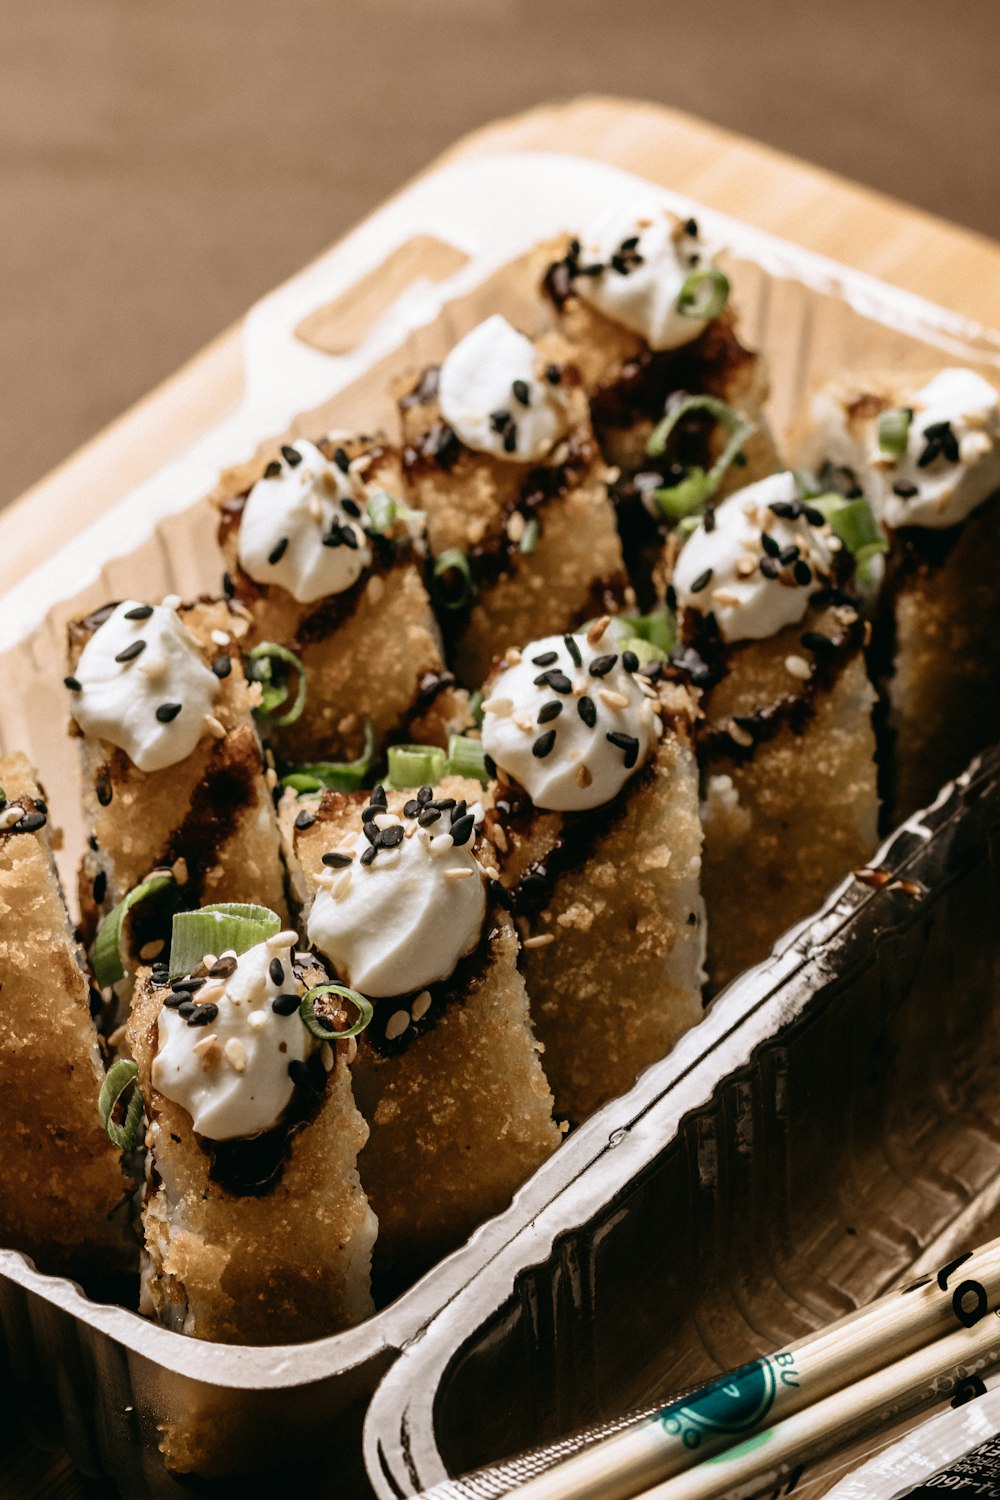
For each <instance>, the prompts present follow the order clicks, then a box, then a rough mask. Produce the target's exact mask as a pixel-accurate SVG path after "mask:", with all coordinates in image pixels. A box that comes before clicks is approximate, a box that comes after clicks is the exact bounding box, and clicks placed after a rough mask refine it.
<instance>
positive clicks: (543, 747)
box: [531, 729, 556, 760]
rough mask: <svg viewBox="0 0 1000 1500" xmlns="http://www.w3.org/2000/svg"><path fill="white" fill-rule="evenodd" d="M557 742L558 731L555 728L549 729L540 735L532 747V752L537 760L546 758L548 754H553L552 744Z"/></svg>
mask: <svg viewBox="0 0 1000 1500" xmlns="http://www.w3.org/2000/svg"><path fill="white" fill-rule="evenodd" d="M555 742H556V732H555V730H554V729H547V730H546V731H545V733H544V734H540V735H539V736H538V738H537V740H536V741H535V743H534V744H533V745H532V747H531V753H532V755H533V756H534V757H535V759H536V760H544V759H545V757H546V756H547V755H550V754H551V752H552V746H553V745H554V744H555Z"/></svg>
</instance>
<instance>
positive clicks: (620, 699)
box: [597, 688, 628, 709]
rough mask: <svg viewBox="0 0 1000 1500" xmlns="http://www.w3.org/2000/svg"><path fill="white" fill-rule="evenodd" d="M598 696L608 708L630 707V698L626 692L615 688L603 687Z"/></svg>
mask: <svg viewBox="0 0 1000 1500" xmlns="http://www.w3.org/2000/svg"><path fill="white" fill-rule="evenodd" d="M597 696H598V698H600V700H601V702H602V703H604V704H606V705H607V707H608V708H613V709H619V708H628V699H627V698H626V696H625V694H624V693H616V692H615V690H614V689H613V688H601V690H600V692H599V693H598V694H597Z"/></svg>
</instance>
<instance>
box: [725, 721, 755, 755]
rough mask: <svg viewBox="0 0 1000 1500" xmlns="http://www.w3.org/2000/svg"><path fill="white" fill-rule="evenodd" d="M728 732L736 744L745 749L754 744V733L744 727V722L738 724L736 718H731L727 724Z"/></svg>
mask: <svg viewBox="0 0 1000 1500" xmlns="http://www.w3.org/2000/svg"><path fill="white" fill-rule="evenodd" d="M726 733H727V734H728V735H729V738H730V739H731V740H732V741H733V743H734V744H736V745H741V746H742V747H743V749H744V750H749V748H750V746H751V745H752V744H753V735H752V734H751V733H750V731H749V730H748V729H744V728H743V726H742V724H737V722H736V720H735V719H730V721H729V723H728V724H727V725H726Z"/></svg>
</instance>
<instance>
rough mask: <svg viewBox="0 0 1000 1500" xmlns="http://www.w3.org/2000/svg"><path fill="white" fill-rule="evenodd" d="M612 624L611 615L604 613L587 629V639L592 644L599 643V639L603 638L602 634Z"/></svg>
mask: <svg viewBox="0 0 1000 1500" xmlns="http://www.w3.org/2000/svg"><path fill="white" fill-rule="evenodd" d="M610 624H611V616H610V615H602V616H601V618H600V619H599V620H595V621H594V623H593V625H591V627H590V629H589V630H588V631H587V640H588V642H589V643H590V645H591V646H596V645H597V643H598V641H599V640H600V639H601V636H602V635H603V634H604V632H605V631H606V630H607V628H608V626H609V625H610Z"/></svg>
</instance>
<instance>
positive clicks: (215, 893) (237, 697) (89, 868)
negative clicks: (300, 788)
mask: <svg viewBox="0 0 1000 1500" xmlns="http://www.w3.org/2000/svg"><path fill="white" fill-rule="evenodd" d="M181 619H182V621H183V623H184V625H185V626H186V627H187V628H188V629H189V630H190V631H191V633H192V635H194V636H195V638H196V639H197V640H198V641H199V643H200V644H201V646H202V647H203V650H204V655H205V660H206V662H207V663H210V662H212V661H213V660H214V659H215V658H217V657H218V656H219V655H220V654H227V655H229V656H230V659H231V662H232V670H231V672H230V674H229V676H228V677H226V678H225V680H224V681H222V682H221V683H220V688H219V693H218V696H217V698H216V700H215V705H214V715H215V718H216V719H217V720H218V722H219V724H220V725H221V726H222V728H223V729H224V730H225V735H224V737H221V738H216V737H214V736H213V735H212V734H210V733H208V732H206V733H205V734H204V735H203V736H202V738H201V740H200V741H199V742H198V745H197V746H196V748H195V750H194V751H193V752H192V754H191V755H189V756H188V757H187V759H186V760H184V761H182V762H180V763H179V764H177V765H173V766H167V767H166V768H165V769H164V770H162V771H152V772H145V771H140V770H139V769H138V767H137V766H134V765H133V764H132V762H131V761H130V760H129V758H128V756H127V755H126V754H125V752H124V751H123V750H119V749H118V748H117V747H115V746H113V745H109V744H108V743H106V742H105V741H103V740H96V739H93V738H91V737H90V736H86V735H81V736H80V745H81V750H82V755H83V765H84V778H83V803H84V814H85V819H86V822H87V825H88V826H89V827H90V828H91V830H92V832H93V836H94V837H95V838H96V840H97V844H98V848H97V850H96V851H95V850H93V849H92V848H91V849H89V850H88V852H87V854H86V855H85V858H84V862H83V865H82V868H81V877H80V907H81V912H82V916H83V921H84V927H85V929H86V930H88V931H93V930H94V928H95V927H96V925H97V922H98V921H99V919H100V915H101V913H102V912H103V911H105V910H107V909H109V908H110V907H111V906H114V905H115V904H116V903H117V902H118V901H120V900H121V899H122V898H123V897H124V896H125V895H126V894H127V893H128V892H129V891H130V890H131V889H132V888H133V886H135V885H138V884H139V882H140V881H141V880H143V879H144V877H145V876H146V875H148V874H149V872H150V871H151V870H152V869H154V868H155V867H157V866H161V865H166V866H170V865H171V864H173V862H174V861H175V860H177V859H179V858H183V860H184V861H185V863H186V867H187V872H188V876H189V879H190V882H191V890H192V891H195V892H197V894H198V897H199V900H200V903H201V904H203V905H204V904H206V903H208V902H214V901H254V902H257V903H259V904H261V905H263V906H270V907H272V908H273V910H275V911H277V912H278V913H279V915H281V916H282V917H284V913H285V895H284V875H283V871H282V868H281V859H280V855H279V852H278V838H277V827H276V823H275V817H274V807H273V803H272V800H271V792H270V788H269V786H268V785H267V781H266V780H265V774H264V767H263V762H262V758H261V749H260V742H259V740H258V737H257V731H256V728H255V727H254V723H253V717H252V705H253V704H254V703H255V702H256V701H258V697H259V692H260V689H259V687H257V685H253V686H251V685H249V684H248V683H247V681H246V679H245V677H244V676H243V671H242V667H241V665H240V654H239V643H240V641H241V640H242V639H243V636H244V633H245V628H246V621H245V619H243V617H242V615H241V614H240V613H239V612H238V611H234V610H233V608H232V607H230V606H229V605H227V604H226V602H225V601H221V600H220V601H214V602H210V603H205V602H202V603H198V604H192V605H186V606H184V607H183V608H182V610H181ZM213 630H216V631H221V632H223V633H225V634H226V635H229V636H230V637H231V644H230V645H228V646H222V645H219V644H218V643H217V642H213V640H212V638H211V632H212V631H213ZM89 633H90V632H89V631H88V630H86V629H85V628H81V627H79V626H77V627H71V630H70V670H71V671H72V670H73V668H74V667H75V665H76V662H77V660H78V659H79V655H80V652H81V651H82V649H83V646H84V644H85V642H86V640H87V638H88V635H89ZM102 874H103V877H104V882H105V891H104V895H103V898H102V899H101V900H98V899H96V898H95V894H94V881H95V879H97V880H98V893H100V877H101V875H102Z"/></svg>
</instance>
